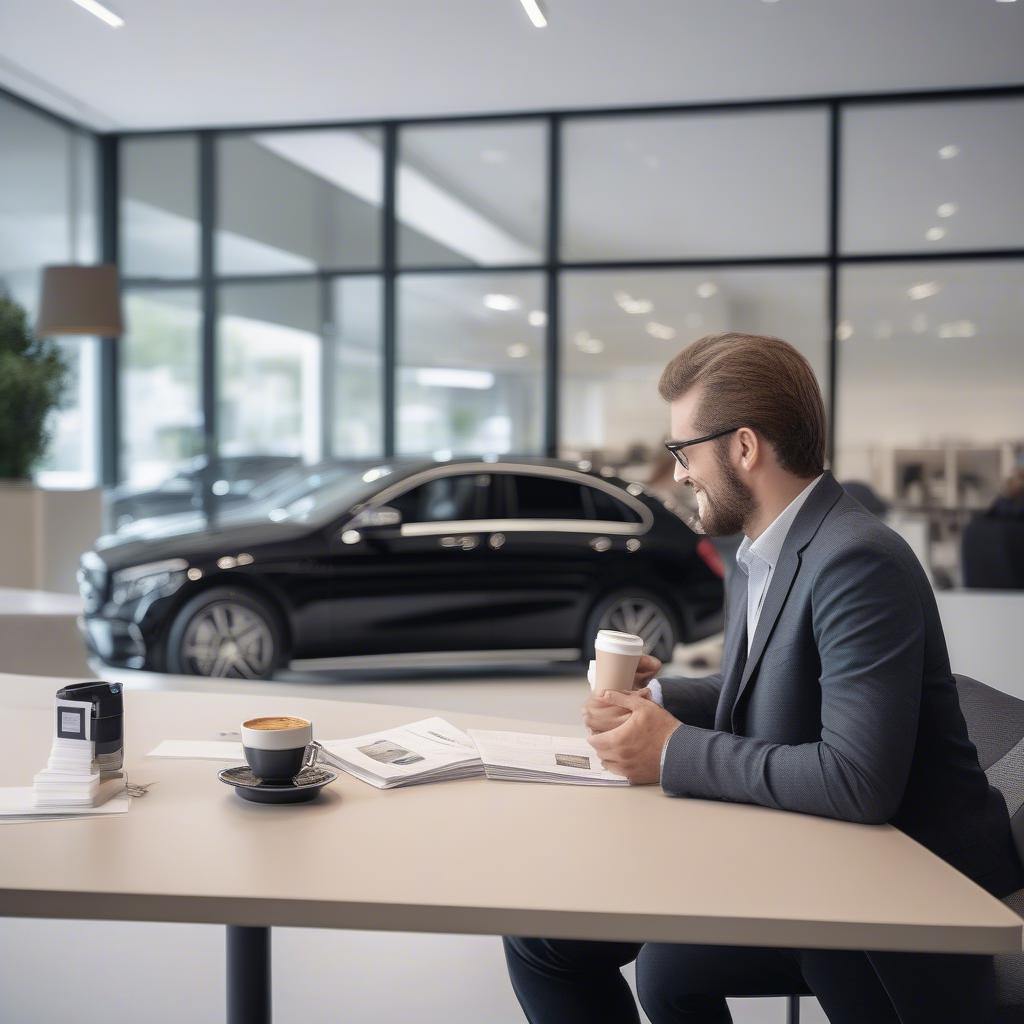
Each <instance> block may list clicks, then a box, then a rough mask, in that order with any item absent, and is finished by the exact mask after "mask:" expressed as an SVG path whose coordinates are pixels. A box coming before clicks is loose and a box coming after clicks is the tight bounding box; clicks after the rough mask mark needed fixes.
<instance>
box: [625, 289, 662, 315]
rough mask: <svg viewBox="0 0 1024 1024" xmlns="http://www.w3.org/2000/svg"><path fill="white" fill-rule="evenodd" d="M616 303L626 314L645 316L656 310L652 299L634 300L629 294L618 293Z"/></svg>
mask: <svg viewBox="0 0 1024 1024" xmlns="http://www.w3.org/2000/svg"><path fill="white" fill-rule="evenodd" d="M615 302H616V304H617V305H618V307H619V309H621V310H622V311H623V312H624V313H634V314H639V315H643V314H644V313H650V312H651V311H652V310H653V309H654V303H653V302H651V300H650V299H634V298H633V296H632V295H630V294H629V292H616V293H615Z"/></svg>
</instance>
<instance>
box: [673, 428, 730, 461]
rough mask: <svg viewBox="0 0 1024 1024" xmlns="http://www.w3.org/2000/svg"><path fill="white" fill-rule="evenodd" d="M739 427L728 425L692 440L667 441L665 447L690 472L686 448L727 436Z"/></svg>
mask: <svg viewBox="0 0 1024 1024" xmlns="http://www.w3.org/2000/svg"><path fill="white" fill-rule="evenodd" d="M739 429H740V428H739V427H728V428H727V429H725V430H716V431H715V432H714V433H713V434H705V435H704V436H703V437H695V438H693V440H692V441H666V442H665V447H666V448H667V449H668V450H669V451H670V452H671V453H672V454H673V455H674V456H675V459H676V462H678V463H679V465H680V466H682V467H683V469H685V470H686V471H687V472H689V471H690V463H689V461H688V460H687V458H686V453H685V452H684V451H683V449H684V448H689V447H690V446H691V445H694V444H703V443H704V442H705V441H713V440H714V439H715V438H716V437H725V435H726V434H731V433H733V432H734V431H737V430H739Z"/></svg>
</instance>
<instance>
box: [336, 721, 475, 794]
mask: <svg viewBox="0 0 1024 1024" xmlns="http://www.w3.org/2000/svg"><path fill="white" fill-rule="evenodd" d="M322 743H323V747H324V750H323V752H321V754H320V760H321V761H322V762H324V763H326V764H330V765H333V766H334V767H336V768H340V769H341V770H342V771H343V772H348V774H349V775H354V776H355V777H356V778H357V779H362V780H363V782H368V783H369V784H370V785H371V786H376V787H377V788H378V789H394V788H395V787H397V786H415V785H419V784H420V783H423V782H447V781H449V780H450V779H465V778H470V777H472V776H478V775H483V765H482V764H481V762H480V758H479V757H478V756H477V752H476V748H475V747H474V746H473V741H472V740H471V739H470V738H469V736H467V735H466V733H464V732H463V731H462V730H461V729H456V728H455V726H454V725H452V724H451V723H450V722H446V721H445V720H444V719H443V718H425V719H423V720H422V721H420V722H413V723H411V724H410V725H403V726H399V727H398V728H397V729H384V730H382V731H380V732H372V733H367V734H366V735H365V736H356V737H355V738H353V739H349V740H323V741H322Z"/></svg>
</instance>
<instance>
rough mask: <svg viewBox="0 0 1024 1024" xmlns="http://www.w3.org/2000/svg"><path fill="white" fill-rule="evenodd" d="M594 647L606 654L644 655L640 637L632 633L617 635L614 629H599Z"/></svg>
mask: <svg viewBox="0 0 1024 1024" xmlns="http://www.w3.org/2000/svg"><path fill="white" fill-rule="evenodd" d="M594 647H595V649H596V650H598V651H604V652H606V653H607V654H626V655H633V656H636V655H639V654H643V653H644V642H643V639H642V638H641V637H638V636H634V635H633V634H632V633H619V632H618V631H617V630H614V629H599V630H598V631H597V639H596V640H595V641H594Z"/></svg>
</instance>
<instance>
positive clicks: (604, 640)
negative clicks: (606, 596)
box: [587, 629, 644, 693]
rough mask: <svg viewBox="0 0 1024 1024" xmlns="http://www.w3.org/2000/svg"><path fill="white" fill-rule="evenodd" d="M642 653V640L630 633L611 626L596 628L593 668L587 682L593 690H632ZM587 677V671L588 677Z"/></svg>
mask: <svg viewBox="0 0 1024 1024" xmlns="http://www.w3.org/2000/svg"><path fill="white" fill-rule="evenodd" d="M643 653H644V642H643V640H642V639H641V638H640V637H638V636H634V635H633V634H632V633H619V632H617V631H616V630H614V629H601V630H598V633H597V637H596V639H595V640H594V671H593V679H591V681H590V685H591V687H592V688H593V689H594V690H620V691H622V692H624V693H628V692H629V691H630V690H632V689H633V679H634V677H635V676H636V666H637V663H638V662H639V661H640V655H641V654H643ZM587 678H588V679H590V674H589V673H588V676H587Z"/></svg>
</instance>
